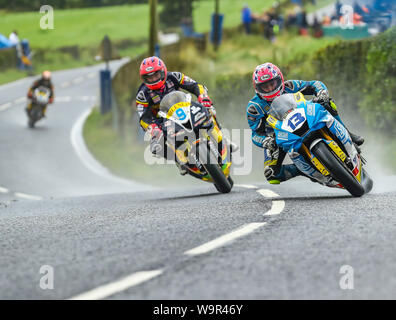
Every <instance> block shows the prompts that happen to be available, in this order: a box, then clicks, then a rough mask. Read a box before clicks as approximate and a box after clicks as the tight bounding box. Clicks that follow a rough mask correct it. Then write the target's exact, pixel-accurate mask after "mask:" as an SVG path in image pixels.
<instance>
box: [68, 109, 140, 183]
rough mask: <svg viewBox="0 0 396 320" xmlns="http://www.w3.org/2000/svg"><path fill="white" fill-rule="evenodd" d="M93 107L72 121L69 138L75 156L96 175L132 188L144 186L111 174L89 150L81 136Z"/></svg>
mask: <svg viewBox="0 0 396 320" xmlns="http://www.w3.org/2000/svg"><path fill="white" fill-rule="evenodd" d="M92 109H93V107H91V108H89V109H87V110H85V111H84V112H83V113H82V114H81V116H80V118H78V120H77V121H76V122H74V125H73V128H72V130H71V132H70V140H71V144H72V146H73V148H74V150H75V151H76V153H77V156H78V157H79V158H80V160H81V162H82V163H83V164H84V165H85V166H86V167H87V168H88V169H89V170H91V171H92V172H94V173H95V174H96V175H98V176H101V177H102V178H105V179H108V180H111V181H114V182H117V183H120V184H124V185H125V186H129V187H132V188H136V187H137V186H140V187H144V185H142V184H137V183H136V182H133V181H132V180H128V179H124V178H121V177H117V176H115V175H113V174H112V173H111V172H110V171H109V169H107V168H106V167H104V166H103V165H102V164H101V163H99V162H98V160H96V159H95V158H94V157H93V156H92V154H91V153H90V152H89V150H88V148H87V146H86V144H85V141H84V138H83V127H84V123H85V120H86V119H87V118H88V116H89V115H90V114H91V112H92Z"/></svg>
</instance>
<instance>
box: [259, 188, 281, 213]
mask: <svg viewBox="0 0 396 320" xmlns="http://www.w3.org/2000/svg"><path fill="white" fill-rule="evenodd" d="M257 192H258V193H259V194H261V195H262V196H264V197H266V198H276V197H279V194H277V193H275V192H273V191H271V190H268V189H259V190H257ZM284 208H285V201H283V200H275V201H272V207H271V209H270V210H269V211H267V212H266V213H264V215H265V216H273V215H277V214H280V213H281V212H282V211H283V209H284Z"/></svg>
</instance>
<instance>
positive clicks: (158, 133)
mask: <svg viewBox="0 0 396 320" xmlns="http://www.w3.org/2000/svg"><path fill="white" fill-rule="evenodd" d="M147 131H148V132H149V133H150V135H151V137H152V138H153V137H155V138H161V137H162V134H163V133H162V130H161V128H160V127H159V126H158V124H156V123H152V124H150V125H149V126H148V127H147Z"/></svg>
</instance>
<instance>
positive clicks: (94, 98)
mask: <svg viewBox="0 0 396 320" xmlns="http://www.w3.org/2000/svg"><path fill="white" fill-rule="evenodd" d="M79 99H80V100H81V101H95V100H96V97H95V96H83V97H80V98H79Z"/></svg>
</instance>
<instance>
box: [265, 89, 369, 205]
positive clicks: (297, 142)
mask: <svg viewBox="0 0 396 320" xmlns="http://www.w3.org/2000/svg"><path fill="white" fill-rule="evenodd" d="M330 103H333V102H332V101H331V102H330ZM267 124H268V125H270V126H271V127H272V128H273V129H274V132H275V137H276V143H277V145H278V146H279V147H281V148H283V150H285V152H287V153H289V156H290V158H291V160H292V161H293V162H294V164H295V165H296V166H297V168H298V169H299V170H300V171H301V172H302V173H304V174H305V175H307V176H309V177H310V178H311V179H312V178H313V180H314V181H317V182H319V183H321V184H323V185H326V186H329V187H336V188H342V189H346V190H348V191H349V193H350V194H351V195H353V196H355V197H360V196H362V195H363V194H364V193H368V192H370V191H371V189H372V187H373V181H372V179H371V178H370V176H369V175H368V174H367V172H366V171H365V170H364V169H363V165H364V164H365V160H364V158H363V157H362V156H361V155H360V150H358V149H357V148H356V146H355V145H354V143H352V140H351V137H350V135H349V133H348V131H347V130H346V129H345V127H344V126H343V125H342V124H341V123H340V122H338V121H337V120H336V119H335V118H334V117H333V116H332V115H331V114H330V113H329V112H328V111H327V110H326V109H325V108H324V107H323V106H322V105H320V104H318V103H314V102H312V101H307V100H306V99H305V97H304V95H303V94H302V93H301V92H298V93H295V94H284V95H282V96H280V97H278V98H276V99H275V100H274V101H273V102H272V104H271V108H270V110H269V116H268V118H267Z"/></svg>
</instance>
